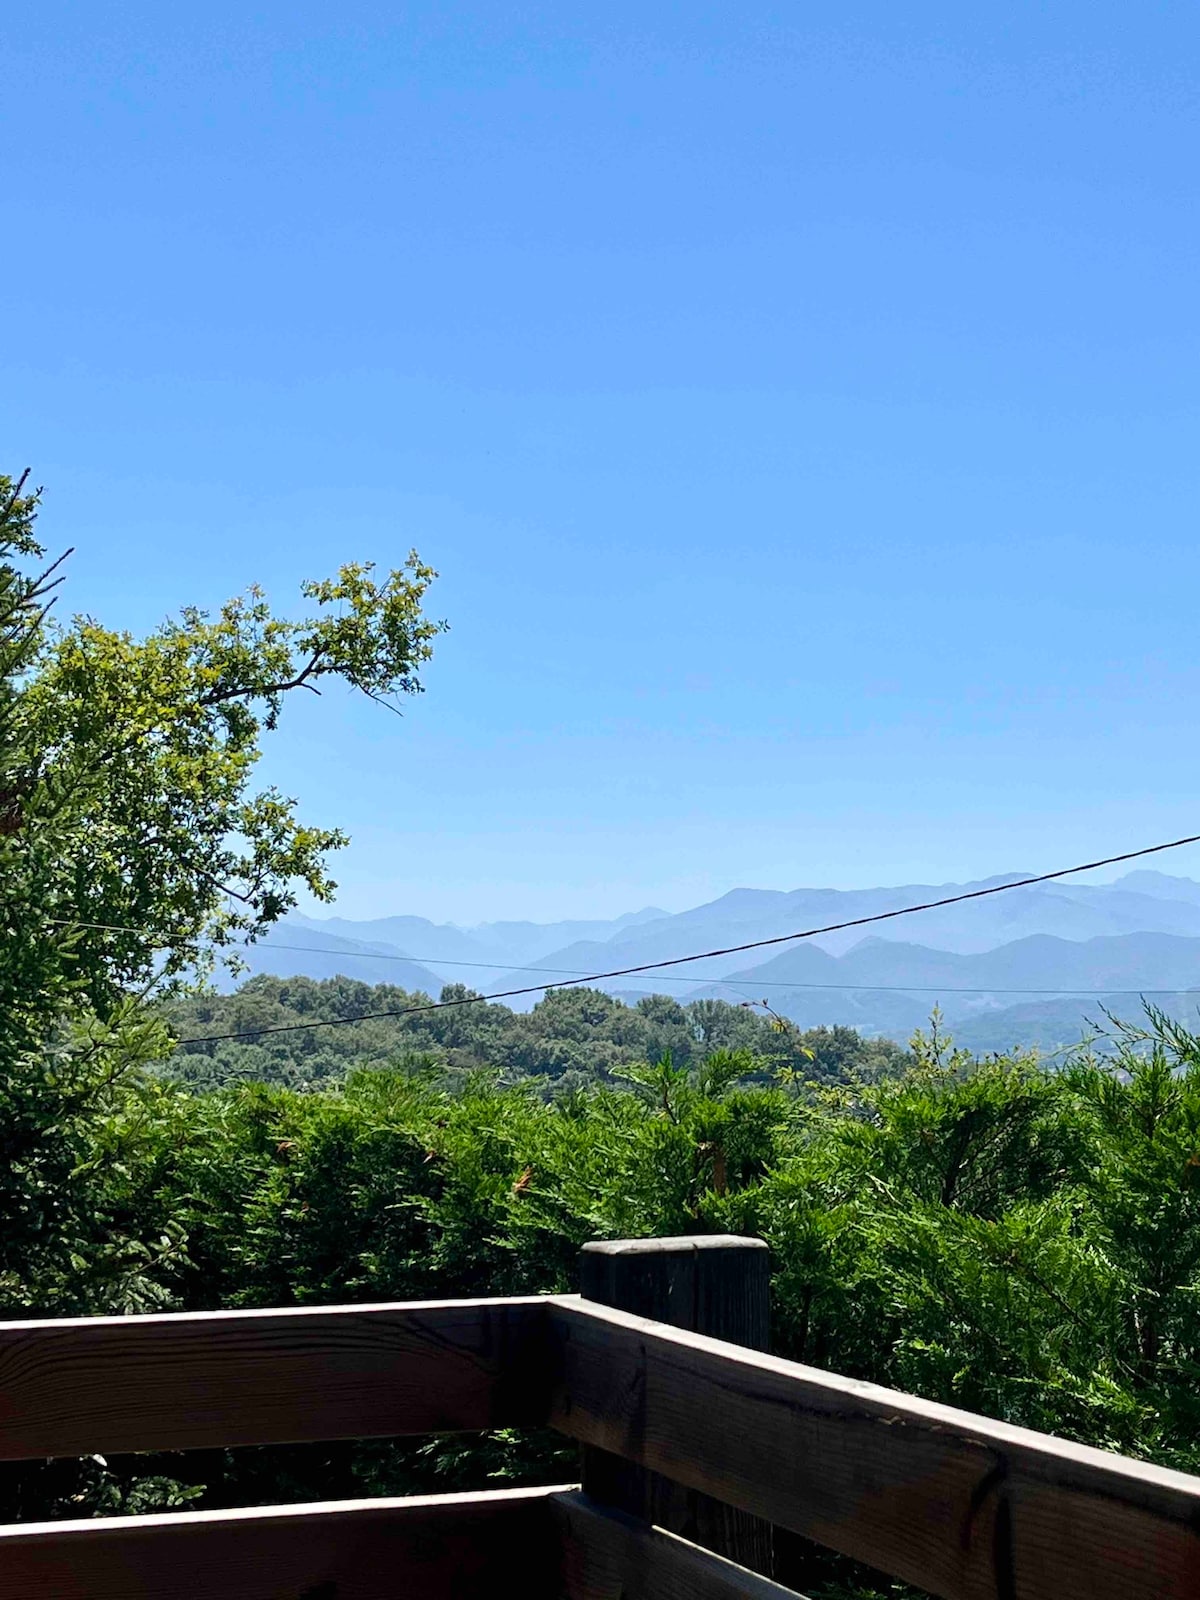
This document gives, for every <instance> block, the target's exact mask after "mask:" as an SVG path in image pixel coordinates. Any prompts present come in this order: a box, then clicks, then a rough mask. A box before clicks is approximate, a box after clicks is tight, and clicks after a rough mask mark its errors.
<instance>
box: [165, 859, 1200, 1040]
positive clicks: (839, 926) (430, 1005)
mask: <svg viewBox="0 0 1200 1600" xmlns="http://www.w3.org/2000/svg"><path fill="white" fill-rule="evenodd" d="M1186 844H1200V834H1190V835H1188V837H1187V838H1184V839H1171V840H1169V841H1168V842H1167V843H1165V844H1152V845H1145V846H1143V848H1142V849H1140V850H1126V851H1123V852H1122V853H1121V854H1120V855H1115V856H1105V857H1104V858H1103V859H1102V860H1100V861H1085V862H1082V863H1081V864H1080V865H1079V866H1076V867H1060V868H1058V870H1057V871H1055V872H1041V873H1038V874H1037V875H1036V876H1034V877H1032V878H1016V879H1013V880H1010V881H1009V882H1008V883H996V884H992V885H990V886H989V887H988V888H986V889H968V890H966V891H964V892H963V893H962V894H952V895H947V896H945V897H944V898H943V899H940V900H926V901H924V902H923V903H922V904H920V905H915V906H901V907H899V908H898V909H896V910H894V911H877V912H875V913H874V914H873V915H872V916H868V917H852V918H850V920H849V921H846V922H832V923H829V924H828V925H827V926H825V927H822V928H805V929H802V930H801V931H800V932H798V933H781V934H777V935H776V936H775V937H774V938H771V939H751V940H749V941H748V942H747V943H745V944H732V945H725V946H723V947H722V948H721V949H719V950H701V951H697V952H696V953H695V954H693V955H687V956H673V957H671V958H670V959H669V960H666V961H645V962H642V963H641V964H640V965H638V966H633V967H616V968H614V969H613V970H612V971H610V972H591V973H588V974H586V976H580V977H574V978H567V979H565V981H564V982H562V983H534V984H528V985H526V986H525V987H523V988H518V989H502V990H500V991H498V992H497V993H495V994H481V995H463V996H461V997H456V998H455V999H453V1000H429V1001H425V1002H423V1003H422V1004H421V1005H416V1006H402V1007H400V1008H399V1009H396V1010H391V1011H368V1012H364V1014H363V1015H362V1016H360V1017H331V1018H329V1019H327V1020H323V1021H320V1022H316V1021H314V1022H287V1023H276V1024H274V1025H273V1026H271V1027H268V1028H250V1029H247V1030H244V1031H241V1032H237V1033H214V1034H205V1035H203V1036H198V1037H196V1038H188V1039H181V1040H180V1041H179V1042H180V1044H226V1043H231V1042H233V1041H235V1040H238V1039H261V1038H263V1037H265V1036H266V1035H267V1034H273V1033H308V1032H311V1031H312V1030H313V1029H314V1028H337V1027H342V1026H344V1025H345V1024H346V1023H350V1022H377V1021H381V1020H383V1019H384V1018H389V1017H405V1016H416V1015H417V1014H419V1013H421V1012H428V1011H444V1010H448V1009H450V1008H451V1007H452V1006H465V1005H479V1004H480V1003H482V1002H484V1001H487V1000H513V999H516V998H517V997H518V996H521V995H526V994H543V993H544V992H545V991H546V990H547V989H571V988H576V987H578V986H580V985H583V984H591V983H601V982H604V981H605V980H607V979H610V978H629V977H633V976H635V975H636V974H638V973H642V972H656V971H657V970H658V969H659V968H660V967H681V966H685V965H687V964H688V963H689V962H693V961H707V960H709V959H711V958H713V957H715V956H731V955H740V954H741V953H742V952H743V951H746V950H762V949H766V948H768V947H769V946H772V945H780V944H791V943H793V942H795V941H796V940H797V939H813V938H816V937H817V936H818V935H820V934H826V933H842V932H844V931H845V930H846V929H847V928H863V927H866V926H868V925H869V924H871V923H875V922H889V921H891V920H892V919H893V918H895V917H909V916H912V915H913V914H914V913H915V912H918V911H936V910H939V909H940V908H941V907H943V906H955V905H961V904H963V902H965V901H967V900H984V899H986V898H987V897H988V896H989V895H994V894H1005V893H1007V892H1008V891H1009V890H1011V889H1028V888H1031V887H1032V886H1033V885H1034V884H1038V883H1052V882H1054V881H1055V880H1056V879H1058V878H1070V877H1073V876H1074V875H1075V874H1077V873H1080V872H1093V871H1096V870H1097V869H1098V868H1100V867H1112V866H1117V865H1118V864H1119V863H1121V862H1123V861H1135V860H1137V859H1139V858H1140V857H1143V856H1152V855H1158V854H1160V853H1161V852H1162V851H1164V850H1178V849H1179V848H1180V847H1181V846H1183V845H1186ZM1170 992H1172V993H1173V992H1174V991H1170Z"/></svg>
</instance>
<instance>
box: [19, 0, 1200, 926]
mask: <svg viewBox="0 0 1200 1600" xmlns="http://www.w3.org/2000/svg"><path fill="white" fill-rule="evenodd" d="M1198 52H1200V13H1198V12H1197V10H1196V8H1195V7H1194V6H1193V5H1191V4H1185V3H1183V0H1178V3H1173V4H1158V3H1154V0H1144V3H1143V4H1141V5H1137V6H1131V5H1129V4H1116V3H1114V0H1089V3H1086V4H1085V3H1083V0H1060V3H1058V4H1055V5H1035V4H1031V3H1020V4H1016V5H1004V6H1001V5H990V6H969V5H963V4H962V3H961V0H945V3H928V0H925V3H922V0H910V3H909V4H906V5H896V4H895V3H894V0H886V3H884V0H880V3H877V4H869V3H864V0H838V3H836V4H834V3H826V0H812V3H808V4H795V3H793V4H790V5H783V4H779V5H771V4H765V3H762V0H741V3H739V4H737V5H732V4H728V3H725V4H720V5H713V4H706V3H702V0H692V3H690V4H687V5H667V4H663V3H658V0H636V3H626V0H610V3H608V4H606V5H603V6H600V5H581V4H578V3H571V0H555V3H553V4H551V3H538V0H534V3H527V4H523V5H521V6H519V7H517V6H509V5H505V4H501V3H498V0H494V3H488V4H482V3H473V4H462V3H460V4H455V3H453V0H449V3H447V0H441V3H439V4H436V5H434V4H417V5H404V4H395V3H394V4H389V5H382V4H380V5H372V4H365V3H362V0H343V3H341V4H339V5H338V6H336V7H335V6H330V5H328V4H322V5H315V4H312V3H308V0H292V3H289V4H287V5H284V4H282V3H280V0H262V3H258V4H252V5H247V4H245V3H244V0H243V3H239V4H237V5H233V4H229V3H226V0H207V3H206V4H204V5H203V6H190V7H184V6H177V5H176V6H170V5H163V4H162V3H161V0H157V3H154V4H149V3H140V0H132V3H126V4H120V3H116V0H114V3H111V4H105V5H82V4H79V3H78V0H74V3H62V0H40V3H39V4H38V5H37V6H33V5H28V4H25V5H22V4H18V5H17V7H16V8H15V11H10V13H9V15H8V25H7V28H6V43H5V86H4V94H3V102H2V106H0V118H2V124H3V176H4V187H3V193H4V197H5V211H6V217H7V229H6V235H7V242H6V245H5V247H4V249H3V253H2V255H0V287H2V290H3V304H4V308H5V309H4V332H5V340H4V369H5V375H4V381H3V384H2V385H0V408H2V412H3V416H2V421H3V428H2V431H0V439H2V442H3V456H4V465H5V466H6V467H7V468H8V470H12V469H13V468H19V467H23V466H24V465H26V464H29V465H31V466H32V467H33V469H34V474H35V477H36V478H37V479H38V480H39V481H41V482H43V483H45V485H46V486H47V499H46V510H45V515H44V519H43V523H42V529H43V533H44V534H45V536H46V537H47V539H48V540H49V541H50V543H51V544H53V545H54V546H56V547H57V546H59V545H61V544H65V543H74V544H75V545H76V546H77V549H78V553H77V555H76V556H75V557H74V559H73V561H72V566H71V591H70V594H71V600H72V602H73V604H74V606H75V607H76V608H78V609H82V610H89V611H92V612H94V613H95V614H97V615H99V616H100V617H102V618H103V619H104V620H106V621H109V622H112V623H120V624H122V625H127V626H129V627H133V628H145V627H147V626H150V625H152V624H153V623H154V622H155V621H157V620H158V619H160V618H161V617H162V616H164V615H165V614H166V613H168V612H169V611H171V610H172V609H174V608H175V607H177V606H178V605H180V604H182V603H185V602H192V601H194V602H199V603H216V602H218V601H219V600H220V599H222V598H223V597H225V596H226V595H227V594H229V593H231V592H233V591H235V590H237V589H239V588H241V587H242V586H244V585H245V584H247V583H249V582H251V581H260V582H262V583H264V584H266V585H267V586H268V588H269V590H270V592H271V594H272V596H273V598H275V599H276V600H277V602H278V603H279V604H280V605H283V604H285V603H288V604H290V603H291V598H292V596H293V594H294V592H295V589H296V585H297V584H298V582H299V581H300V580H301V579H302V578H304V577H306V576H318V575H321V574H324V573H326V572H328V571H330V570H332V569H333V568H334V567H335V566H336V565H337V564H338V563H339V562H340V561H342V560H346V559H352V558H362V557H365V558H374V559H376V560H378V561H380V562H382V563H389V562H395V561H397V560H398V559H399V558H401V557H402V556H403V554H404V553H405V552H406V551H407V550H408V548H409V546H410V545H416V546H417V547H418V548H419V550H420V551H421V554H422V556H423V557H425V559H427V560H429V561H430V562H432V563H433V564H434V565H435V566H437V567H438V568H439V569H440V571H441V573H442V577H441V579H440V581H439V583H438V585H437V586H436V590H435V594H434V601H433V605H434V609H435V610H436V611H437V612H438V613H439V614H441V615H444V616H446V617H447V618H448V619H449V620H450V622H451V625H452V631H451V632H450V633H449V634H448V635H447V636H446V637H445V638H444V639H443V640H442V641H441V643H440V646H439V650H438V656H437V660H436V662H435V664H434V665H433V666H432V667H431V669H430V670H429V672H428V674H427V685H428V692H427V694H426V695H425V696H424V697H423V698H422V699H421V700H420V701H419V702H417V703H414V704H412V705H411V706H410V707H409V708H408V710H407V714H406V718H405V720H404V721H403V722H401V721H398V720H397V719H396V718H395V717H391V716H389V715H387V713H386V712H382V711H379V710H377V709H376V708H374V707H372V706H370V705H368V704H365V703H364V704H356V703H354V702H352V701H351V700H349V699H348V698H343V697H341V696H340V695H334V696H332V697H330V696H327V697H326V699H325V700H324V701H323V702H320V703H311V704H306V705H305V706H303V707H297V708H296V710H295V712H294V713H292V714H291V715H289V717H288V718H287V719H285V724H284V728H283V731H282V732H281V733H280V735H279V736H278V737H277V739H276V740H275V743H274V746H273V748H272V753H271V755H270V757H269V759H268V760H267V762H266V764H265V773H266V776H268V777H270V778H271V779H273V780H276V781H278V782H280V783H282V784H283V785H284V786H285V787H286V788H287V789H288V790H289V791H290V792H293V793H296V794H298V795H300V796H301V797H302V799H303V801H304V805H305V810H306V813H307V814H309V815H310V816H312V817H313V819H314V820H319V821H322V822H335V823H340V824H342V825H344V826H346V827H348V828H349V829H350V830H351V832H352V833H353V835H354V845H353V847H352V849H351V850H349V851H348V852H346V854H345V855H344V856H343V857H342V859H341V861H340V863H339V871H338V874H337V875H338V876H339V878H340V879H341V881H342V884H343V892H342V895H341V899H340V909H341V910H342V912H343V914H345V915H350V916H366V915H377V914H385V913H388V912H393V911H395V912H399V911H405V912H414V913H419V914H422V915H427V916H432V917H436V918H438V919H444V918H445V919H455V920H459V921H473V920H477V919H481V918H495V917H502V916H531V917H536V918H538V919H548V918H553V917H557V916H565V915H607V914H613V913H616V912H618V911H621V910H626V909H632V908H633V907H636V906H639V905H643V904H646V903H656V904H660V905H663V906H665V907H667V908H668V909H682V908H683V907H684V906H686V905H689V904H693V903H695V902H697V901H699V900H702V899H706V898H709V897H711V896H713V895H716V894H719V893H721V892H723V891H724V890H725V889H728V888H730V887H733V886H735V885H739V884H752V885H760V886H768V887H779V888H790V887H795V886H797V885H800V884H833V885H839V886H853V885H866V884H873V883H888V882H893V883H894V882H905V881H911V880H916V879H923V880H931V879H932V880H935V881H941V880H945V879H951V878H964V877H970V876H981V875H984V874H987V873H989V872H992V871H1000V870H1008V869H1017V868H1029V869H1036V870H1041V869H1048V868H1052V867H1055V866H1058V865H1063V864H1066V863H1067V862H1068V861H1070V860H1074V859H1080V858H1084V857H1086V856H1087V855H1089V854H1093V853H1104V852H1106V851H1107V850H1108V849H1109V848H1112V849H1119V848H1121V847H1123V846H1130V845H1136V844H1139V843H1149V842H1151V841H1153V840H1154V839H1156V838H1159V837H1163V838H1165V837H1169V836H1170V835H1172V834H1173V833H1184V832H1196V831H1200V804H1198V795H1200V741H1198V740H1197V737H1196V734H1197V716H1198V699H1200V697H1198V694H1197V690H1198V688H1200V660H1198V656H1197V627H1196V617H1197V596H1198V593H1200V542H1198V540H1197V536H1196V535H1197V515H1196V514H1197V503H1198V498H1200V497H1198V489H1200V451H1198V449H1197V444H1198V440H1197V423H1198V421H1200V401H1198V385H1200V339H1198V332H1200V314H1198V298H1197V283H1198V267H1200V261H1198V259H1197V258H1198V254H1200V252H1198V248H1197V247H1198V244H1200V210H1198V209H1197V204H1196V201H1197V177H1196V172H1197V160H1196V158H1197V150H1198V149H1200V128H1198V126H1197V124H1198V122H1200V115H1198V97H1197V93H1196V60H1197V55H1198ZM1157 864H1158V865H1161V866H1162V867H1163V868H1164V870H1168V871H1170V870H1178V871H1188V872H1192V871H1195V872H1200V857H1198V856H1197V854H1196V853H1195V852H1192V853H1190V854H1188V855H1182V856H1180V857H1178V858H1175V859H1173V860H1172V859H1171V858H1167V859H1165V860H1162V861H1160V862H1159V863H1157Z"/></svg>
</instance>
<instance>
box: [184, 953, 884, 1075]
mask: <svg viewBox="0 0 1200 1600" xmlns="http://www.w3.org/2000/svg"><path fill="white" fill-rule="evenodd" d="M439 998H440V1000H441V1002H442V1005H443V1007H444V1009H440V1010H434V1009H429V1007H430V996H429V995H427V994H420V993H408V992H406V991H405V990H403V989H399V988H396V987H395V986H394V985H392V984H386V983H381V984H376V985H368V984H365V983H359V982H357V981H356V980H354V979H352V978H331V979H326V980H324V981H316V980H314V979H312V978H271V977H266V976H263V977H256V978H251V979H250V980H249V982H247V983H245V984H243V985H242V987H241V988H240V989H239V990H237V992H236V993H234V994H232V995H218V994H204V995H189V996H187V997H186V998H184V999H181V1000H179V1001H177V1002H176V1004H175V1005H173V1006H172V1007H170V1008H169V1010H168V1013H167V1015H168V1020H169V1021H170V1024H171V1027H172V1038H173V1039H174V1040H176V1041H178V1044H177V1047H176V1051H175V1054H174V1055H173V1056H172V1057H171V1062H170V1070H171V1072H172V1074H173V1075H175V1076H177V1077H180V1078H182V1079H184V1080H185V1081H186V1082H189V1083H191V1084H193V1085H195V1086H196V1087H201V1086H204V1087H210V1088H211V1087H215V1086H217V1085H219V1084H224V1083H230V1082H235V1081H237V1080H238V1079H241V1078H255V1079H259V1080H261V1081H263V1082H266V1083H283V1084H289V1085H291V1086H292V1087H294V1088H303V1087H306V1086H307V1087H315V1086H318V1085H321V1084H329V1083H331V1082H334V1081H336V1080H337V1079H339V1078H341V1077H343V1076H344V1075H345V1074H346V1072H347V1071H348V1070H350V1069H351V1068H354V1067H370V1066H393V1065H396V1064H401V1065H405V1066H407V1067H409V1068H410V1069H411V1068H413V1067H415V1066H423V1067H425V1068H426V1069H436V1070H440V1072H441V1073H442V1075H443V1076H444V1077H445V1079H446V1080H447V1081H448V1082H450V1081H454V1080H455V1079H457V1078H460V1077H461V1076H462V1074H463V1073H466V1072H471V1071H475V1070H478V1069H479V1068H489V1069H495V1070H496V1071H498V1072H500V1073H501V1074H503V1075H505V1076H506V1077H508V1078H517V1077H537V1078H540V1079H543V1080H544V1089H545V1091H546V1092H547V1093H554V1094H562V1093H565V1092H567V1091H569V1090H571V1089H576V1088H583V1087H586V1086H588V1085H593V1084H596V1083H604V1082H611V1081H613V1080H614V1076H616V1077H617V1079H618V1081H619V1074H620V1072H621V1069H622V1068H624V1067H628V1066H629V1065H630V1064H631V1063H634V1062H644V1061H659V1060H661V1059H663V1058H664V1057H665V1056H670V1058H671V1060H672V1061H673V1062H674V1063H675V1064H676V1065H677V1066H681V1067H690V1066H693V1065H695V1064H696V1063H697V1062H699V1061H700V1060H702V1059H703V1058H704V1057H705V1056H706V1055H709V1054H711V1053H712V1052H713V1051H715V1050H738V1051H745V1052H749V1053H750V1054H751V1055H753V1056H754V1057H755V1058H756V1061H757V1063H758V1065H757V1066H756V1068H755V1075H756V1077H757V1079H758V1080H759V1081H764V1082H765V1081H767V1080H768V1079H769V1078H770V1077H771V1076H772V1075H773V1074H774V1073H776V1072H779V1071H781V1070H784V1069H787V1070H790V1071H791V1072H793V1073H797V1072H799V1073H802V1074H803V1075H804V1076H805V1077H809V1078H813V1079H815V1080H819V1081H822V1082H834V1081H842V1080H844V1079H846V1078H847V1076H849V1075H854V1076H856V1077H867V1078H874V1077H878V1076H879V1075H880V1074H882V1073H885V1072H894V1071H896V1070H898V1069H899V1068H900V1066H901V1065H902V1064H903V1063H904V1061H905V1060H906V1059H907V1057H906V1052H905V1051H904V1050H902V1049H901V1048H900V1047H899V1046H898V1045H896V1044H895V1043H893V1042H892V1041H891V1040H890V1039H865V1038H864V1037H863V1036H862V1035H861V1034H860V1033H858V1032H857V1031H856V1030H855V1029H853V1028H845V1027H832V1028H810V1029H806V1030H803V1031H802V1030H800V1029H799V1028H796V1027H794V1026H793V1025H792V1024H790V1023H789V1022H787V1020H786V1019H784V1018H783V1017H780V1016H778V1015H777V1014H776V1013H775V1012H774V1011H773V1009H772V1008H770V1007H768V1006H767V1005H766V1003H765V1002H763V1003H760V1004H758V1005H752V1004H749V1003H747V1004H743V1005H733V1004H731V1003H730V1002H729V1001H727V1000H693V1001H690V1002H688V1003H687V1004H683V1005H681V1004H680V1003H679V1002H678V1001H677V1000H674V999H672V998H671V997H670V996H669V995H650V996H647V997H646V998H644V999H641V1000H639V1001H637V1003H636V1004H635V1005H632V1006H629V1005H626V1004H624V1003H623V1002H622V1001H620V1000H617V999H613V998H612V997H611V996H609V995H607V994H604V993H602V992H601V991H600V990H598V989H588V988H583V987H579V988H571V989H552V990H551V991H550V992H549V993H548V994H547V995H546V996H545V998H544V999H543V1000H541V1001H539V1003H538V1004H537V1005H536V1006H534V1007H533V1009H532V1010H531V1011H528V1012H519V1011H512V1010H510V1009H509V1007H508V1006H504V1005H499V1004H495V1003H493V1004H484V1003H482V1001H481V1000H480V999H479V997H478V996H473V992H472V991H471V990H470V989H466V988H463V987H462V986H461V985H458V984H448V985H447V986H446V987H445V988H443V989H442V990H441V992H440V996H439ZM406 1012H411V1013H412V1014H410V1015H405V1014H404V1013H406ZM388 1013H390V1015H389V1014H388ZM356 1017H363V1018H367V1019H369V1020H366V1021H363V1022H355V1021H354V1020H353V1019H354V1018H356ZM322 1022H328V1023H330V1024H332V1026H330V1027H316V1026H314V1024H316V1023H322ZM272 1029H276V1030H281V1031H277V1032H271V1031H270V1030H272ZM289 1030H291V1031H289ZM231 1034H233V1035H237V1034H241V1035H244V1036H245V1037H243V1038H240V1039H238V1038H228V1037H226V1038H220V1037H219V1036H221V1035H231ZM212 1036H218V1040H219V1042H217V1043H213V1044H207V1043H205V1042H204V1041H205V1040H206V1039H208V1038H210V1037H212Z"/></svg>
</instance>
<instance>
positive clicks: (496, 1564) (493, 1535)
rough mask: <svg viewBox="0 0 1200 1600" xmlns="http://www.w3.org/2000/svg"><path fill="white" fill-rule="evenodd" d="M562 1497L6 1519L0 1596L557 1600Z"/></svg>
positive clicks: (35, 1599) (44, 1599)
mask: <svg viewBox="0 0 1200 1600" xmlns="http://www.w3.org/2000/svg"><path fill="white" fill-rule="evenodd" d="M557 1492H559V1491H555V1490H549V1489H517V1490H509V1491H507V1492H503V1493H498V1494H479V1495H457V1494H455V1495H437V1496H431V1497H428V1498H421V1499H410V1500H349V1501H335V1502H332V1503H329V1504H324V1505H311V1506H289V1507H276V1506H272V1507H268V1508H266V1509H264V1510H256V1511H220V1512H217V1511H200V1512H182V1513H179V1514H176V1515H167V1516H153V1517H106V1518H98V1519H96V1520H93V1521H87V1522H43V1523H37V1524H30V1525H27V1526H24V1527H11V1528H4V1529H0V1600H408V1597H411V1600H496V1597H497V1596H498V1595H500V1594H502V1593H504V1592H505V1590H504V1587H503V1585H504V1581H505V1576H506V1575H508V1576H511V1575H513V1574H519V1575H520V1592H521V1595H522V1600H553V1597H554V1596H555V1594H556V1591H557V1587H558V1582H559V1578H558V1571H557V1568H558V1554H557V1552H558V1538H559V1535H558V1521H557V1518H555V1517H553V1516H552V1515H551V1512H550V1500H551V1497H552V1496H553V1495H554V1494H555V1493H557Z"/></svg>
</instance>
